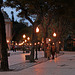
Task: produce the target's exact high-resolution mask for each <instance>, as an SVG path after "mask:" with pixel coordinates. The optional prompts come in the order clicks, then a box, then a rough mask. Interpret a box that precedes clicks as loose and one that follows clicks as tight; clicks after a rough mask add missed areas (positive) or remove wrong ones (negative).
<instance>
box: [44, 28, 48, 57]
mask: <svg viewBox="0 0 75 75" xmlns="http://www.w3.org/2000/svg"><path fill="white" fill-rule="evenodd" d="M47 37H48V27H46V30H45V32H44V57H45V58H47V54H46V49H47V48H46V46H47V44H46V38H47Z"/></svg>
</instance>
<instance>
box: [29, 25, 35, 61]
mask: <svg viewBox="0 0 75 75" xmlns="http://www.w3.org/2000/svg"><path fill="white" fill-rule="evenodd" d="M34 31H35V27H34V25H33V33H32V49H31V54H30V62H35V60H34V42H35V38H34V36H35V35H34V34H35V33H34Z"/></svg>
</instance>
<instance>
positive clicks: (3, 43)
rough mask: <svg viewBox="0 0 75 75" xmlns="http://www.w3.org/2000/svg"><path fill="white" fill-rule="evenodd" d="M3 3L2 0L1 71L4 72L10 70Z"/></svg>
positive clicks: (0, 23) (0, 16)
mask: <svg viewBox="0 0 75 75" xmlns="http://www.w3.org/2000/svg"><path fill="white" fill-rule="evenodd" d="M2 3H3V0H0V29H1V33H0V35H1V36H0V37H1V39H0V41H1V55H2V57H1V69H2V70H4V71H5V70H9V67H8V56H7V43H6V34H5V22H4V17H3V14H2V12H1V4H2Z"/></svg>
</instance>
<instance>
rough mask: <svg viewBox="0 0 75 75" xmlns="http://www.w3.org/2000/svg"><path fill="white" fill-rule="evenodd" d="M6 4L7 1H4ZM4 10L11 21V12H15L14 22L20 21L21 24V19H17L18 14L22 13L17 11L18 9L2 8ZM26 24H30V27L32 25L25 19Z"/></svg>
mask: <svg viewBox="0 0 75 75" xmlns="http://www.w3.org/2000/svg"><path fill="white" fill-rule="evenodd" d="M3 1H4V2H5V1H6V0H3ZM2 9H3V10H4V11H6V13H7V14H8V15H9V18H10V19H11V17H12V15H11V11H13V12H14V20H15V21H18V22H19V20H20V19H21V18H20V17H17V14H18V13H19V12H20V11H16V9H15V8H10V7H5V8H4V7H2ZM25 22H28V25H31V23H30V22H29V21H28V20H26V19H25Z"/></svg>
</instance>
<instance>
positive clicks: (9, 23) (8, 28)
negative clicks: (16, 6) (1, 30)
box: [2, 10, 13, 49]
mask: <svg viewBox="0 0 75 75" xmlns="http://www.w3.org/2000/svg"><path fill="white" fill-rule="evenodd" d="M2 13H3V16H4V20H5V30H6V41H7V43H8V48H9V49H10V44H11V40H12V27H13V25H12V21H11V19H10V18H9V16H8V14H7V13H6V12H5V11H3V10H2Z"/></svg>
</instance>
